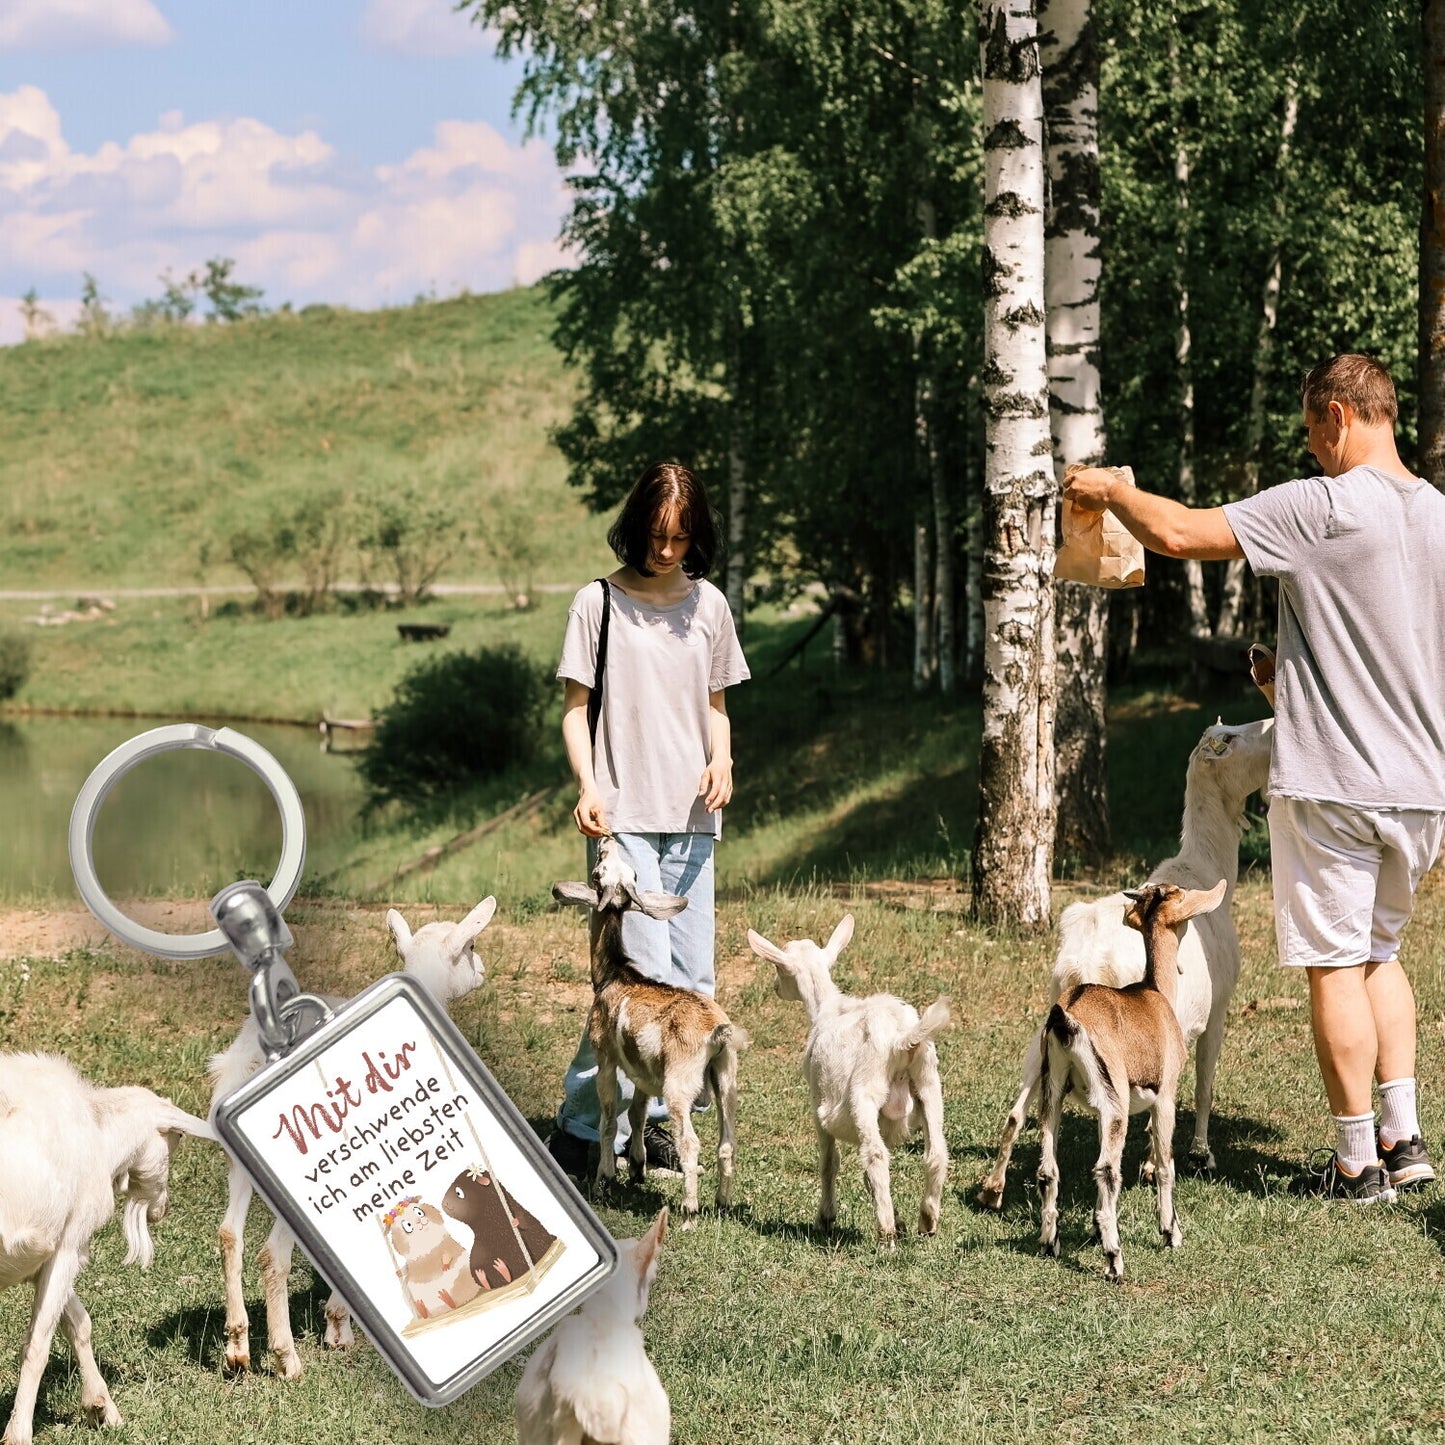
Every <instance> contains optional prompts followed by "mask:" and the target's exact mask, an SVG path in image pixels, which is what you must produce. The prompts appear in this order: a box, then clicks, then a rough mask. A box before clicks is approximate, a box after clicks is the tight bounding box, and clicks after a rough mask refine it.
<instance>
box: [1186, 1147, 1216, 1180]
mask: <svg viewBox="0 0 1445 1445" xmlns="http://www.w3.org/2000/svg"><path fill="white" fill-rule="evenodd" d="M1188 1162H1189V1172H1190V1173H1191V1174H1196V1175H1198V1174H1207V1175H1210V1176H1212V1175H1214V1174H1215V1173H1216V1172H1217V1169H1218V1166H1217V1165H1216V1164H1215V1162H1214V1150H1213V1149H1191V1150H1190V1151H1189V1161H1188Z"/></svg>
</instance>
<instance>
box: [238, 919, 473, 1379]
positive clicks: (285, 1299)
mask: <svg viewBox="0 0 1445 1445" xmlns="http://www.w3.org/2000/svg"><path fill="white" fill-rule="evenodd" d="M496 907H497V900H496V899H495V898H484V899H482V901H481V902H480V903H479V904H477V906H476V907H475V908H474V909H472V911H471V912H470V913H469V914H467V916H466V917H465V918H464V919H462V921H461V922H460V923H441V922H437V923H427V924H424V925H423V926H422V927H421V928H419V929H417V931H416V933H415V935H413V933H412V931H411V929H410V927H408V925H407V921H406V919H404V918H403V917H402V916H401V914H399V913H398V912H397V911H396V909H394V908H393V909H391V910H390V911H389V912H388V913H387V915H386V922H387V926H388V927H389V928H390V929H391V935H392V938H393V939H394V940H395V943H396V950H397V952H398V953H399V954H400V955H401V960H402V965H403V971H404V972H406V973H408V974H410V975H411V976H412V977H413V978H415V979H416V980H417V982H418V983H420V984H421V985H422V986H423V987H424V988H425V989H426V990H427V992H428V993H430V994H431V995H432V997H433V998H435V999H436V1000H437V1002H438V1003H440V1004H441V1005H442V1006H443V1007H445V1006H446V1005H447V1004H449V1003H452V1002H454V1001H455V1000H457V999H459V998H462V997H463V996H464V995H466V994H468V993H470V992H471V991H472V990H473V989H474V988H476V987H477V985H478V984H480V983H481V981H482V979H483V978H484V977H485V976H486V969H485V968H484V967H483V965H482V961H481V959H479V958H478V957H477V955H476V954H475V953H474V952H473V950H472V941H473V939H475V938H476V936H477V935H478V934H479V933H480V932H481V931H482V930H483V929H484V928H485V927H486V926H487V924H488V923H490V922H491V921H492V914H493V913H494V912H495V911H496ZM326 1002H327V1003H328V1004H329V1005H330V1006H331V1007H333V1008H336V1007H338V1006H339V1005H341V1004H343V1003H345V1002H346V1000H345V999H342V998H335V997H328V998H327V999H326ZM265 1062H266V1055H265V1053H264V1052H263V1051H262V1049H261V1039H260V1034H259V1032H258V1030H257V1025H256V1020H255V1019H254V1018H248V1019H247V1020H246V1022H245V1024H244V1025H243V1026H242V1028H241V1031H240V1033H238V1034H237V1035H236V1038H235V1040H234V1042H232V1044H231V1046H230V1047H229V1048H227V1049H226V1050H224V1052H222V1053H219V1054H216V1055H215V1056H214V1057H213V1058H212V1059H211V1068H210V1078H211V1102H212V1105H213V1106H214V1104H215V1103H216V1102H217V1101H218V1100H220V1099H223V1098H225V1097H226V1095H227V1094H230V1093H233V1092H234V1091H235V1090H236V1089H238V1088H240V1087H241V1085H242V1084H244V1083H245V1082H246V1080H247V1079H249V1078H250V1077H251V1075H252V1074H254V1073H255V1072H256V1071H257V1069H259V1068H260V1067H261V1066H262V1065H263V1064H264V1063H265ZM226 1187H227V1201H226V1215H225V1218H224V1219H222V1221H221V1262H222V1265H223V1267H224V1269H225V1274H226V1364H227V1366H228V1367H230V1368H231V1369H235V1370H244V1369H247V1368H249V1366H250V1363H251V1324H250V1320H249V1319H248V1318H247V1316H246V1293H245V1285H244V1283H243V1281H242V1278H241V1259H242V1252H243V1247H244V1241H245V1235H246V1215H247V1214H248V1213H249V1211H250V1208H251V1195H252V1193H253V1190H252V1187H251V1181H250V1179H248V1178H247V1177H246V1173H245V1171H244V1170H243V1169H242V1168H241V1166H240V1165H239V1164H237V1163H236V1161H235V1160H234V1159H230V1160H228V1162H227V1168H226ZM295 1247H296V1238H295V1236H294V1235H293V1234H292V1233H291V1230H290V1228H289V1227H288V1226H287V1225H286V1223H285V1222H284V1221H283V1220H280V1219H278V1220H277V1221H276V1222H275V1224H274V1225H273V1226H272V1227H271V1232H270V1234H268V1235H267V1236H266V1243H265V1244H264V1245H263V1246H262V1247H261V1254H260V1263H261V1280H262V1283H263V1286H264V1288H265V1292H266V1333H267V1340H268V1343H269V1344H270V1348H271V1354H272V1356H273V1358H274V1359H275V1361H276V1370H277V1373H278V1374H280V1375H281V1376H282V1377H283V1378H284V1379H287V1380H294V1379H296V1378H297V1376H299V1375H300V1373H301V1357H300V1356H299V1355H298V1354H297V1353H296V1341H295V1339H294V1337H293V1336H292V1334H291V1303H290V1297H289V1295H288V1292H287V1286H288V1281H289V1279H290V1276H291V1254H292V1251H293V1250H294V1249H295ZM351 1342H352V1333H351V1311H350V1310H349V1309H348V1308H347V1305H346V1301H345V1300H344V1299H342V1297H341V1296H340V1294H338V1293H336V1292H335V1291H334V1290H333V1291H332V1295H331V1298H330V1299H329V1300H327V1302H326V1343H327V1344H328V1345H331V1346H333V1347H334V1348H336V1349H345V1348H346V1347H347V1346H348V1345H350V1344H351Z"/></svg>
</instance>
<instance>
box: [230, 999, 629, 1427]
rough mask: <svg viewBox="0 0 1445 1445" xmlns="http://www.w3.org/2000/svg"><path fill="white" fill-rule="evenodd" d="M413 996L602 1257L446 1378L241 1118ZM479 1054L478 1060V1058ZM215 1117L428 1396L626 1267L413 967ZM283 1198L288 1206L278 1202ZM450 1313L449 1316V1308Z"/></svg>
mask: <svg viewBox="0 0 1445 1445" xmlns="http://www.w3.org/2000/svg"><path fill="white" fill-rule="evenodd" d="M398 998H402V999H405V1000H406V1002H407V1003H408V1004H410V1005H411V1006H412V1007H413V1008H414V1009H415V1010H416V1012H417V1013H418V1014H419V1015H420V1016H421V1020H422V1022H423V1023H424V1024H425V1026H426V1027H427V1028H428V1029H429V1030H430V1031H431V1034H432V1036H433V1039H434V1040H435V1042H436V1043H437V1045H438V1046H439V1048H440V1049H441V1050H442V1052H443V1055H444V1056H449V1057H450V1059H451V1062H452V1063H453V1064H454V1065H455V1066H456V1068H457V1069H458V1070H459V1072H460V1073H461V1074H462V1075H463V1077H464V1078H466V1079H467V1081H468V1082H469V1083H470V1084H472V1085H473V1087H474V1088H475V1089H476V1090H477V1093H478V1094H479V1096H480V1098H479V1102H480V1104H481V1105H482V1106H483V1107H484V1108H486V1109H488V1110H490V1112H491V1114H492V1115H493V1117H494V1118H495V1120H496V1121H497V1123H499V1124H500V1125H501V1126H502V1127H503V1129H504V1130H505V1131H506V1132H507V1134H508V1135H509V1137H510V1138H511V1140H512V1142H513V1144H514V1145H515V1146H516V1147H517V1149H518V1151H519V1153H521V1155H522V1156H523V1159H524V1161H525V1162H526V1163H527V1164H528V1165H529V1166H530V1167H531V1168H532V1169H533V1170H534V1171H535V1172H536V1173H537V1174H538V1175H540V1176H542V1178H543V1180H544V1181H545V1182H546V1183H548V1184H550V1186H551V1188H552V1193H553V1196H554V1197H555V1198H556V1199H557V1201H558V1203H559V1204H561V1206H562V1207H563V1208H564V1209H565V1210H566V1212H567V1214H568V1216H569V1218H570V1220H571V1222H572V1223H573V1225H574V1226H576V1228H577V1229H578V1231H579V1233H580V1234H581V1235H582V1237H583V1239H584V1240H585V1242H586V1243H587V1244H588V1245H589V1246H590V1247H591V1248H592V1249H593V1250H594V1251H595V1252H596V1254H597V1263H596V1264H595V1265H593V1266H592V1267H591V1269H589V1270H588V1271H587V1272H586V1273H585V1274H583V1275H582V1276H580V1277H579V1278H578V1279H577V1280H575V1281H574V1282H573V1283H572V1284H571V1285H569V1286H568V1287H567V1288H566V1289H564V1290H563V1291H561V1292H560V1293H559V1294H558V1295H557V1296H556V1297H555V1298H554V1299H552V1300H551V1301H549V1302H548V1304H547V1305H546V1306H545V1307H544V1308H543V1309H542V1310H540V1311H538V1312H537V1313H536V1314H534V1315H531V1316H529V1317H528V1318H527V1319H525V1320H524V1321H523V1322H522V1323H521V1324H520V1325H519V1326H518V1327H517V1329H515V1330H514V1331H513V1332H512V1333H511V1334H509V1335H506V1336H504V1337H503V1338H501V1339H499V1340H497V1341H496V1342H495V1343H494V1344H492V1345H491V1346H490V1347H488V1348H487V1349H486V1350H484V1351H483V1352H482V1353H481V1354H479V1355H477V1356H476V1357H475V1358H474V1359H473V1360H472V1361H471V1362H470V1363H469V1364H468V1365H466V1366H464V1367H463V1368H462V1369H460V1370H458V1371H456V1372H455V1373H454V1374H452V1375H451V1376H449V1377H448V1378H446V1379H445V1380H442V1381H440V1382H436V1381H434V1380H433V1379H432V1377H430V1376H428V1375H427V1373H426V1372H425V1370H424V1369H423V1368H422V1367H421V1365H420V1364H419V1363H418V1362H417V1360H416V1359H415V1357H414V1356H413V1355H412V1354H410V1353H409V1352H408V1349H407V1346H406V1344H405V1341H404V1339H403V1337H402V1336H401V1334H400V1332H399V1331H398V1330H397V1329H396V1327H395V1326H394V1325H392V1324H390V1323H389V1322H388V1321H387V1320H386V1319H385V1317H384V1316H383V1315H382V1314H381V1312H380V1310H379V1309H378V1308H377V1306H376V1305H375V1304H374V1303H373V1301H372V1299H371V1296H370V1295H369V1294H367V1293H366V1292H365V1291H364V1290H362V1289H360V1288H359V1287H355V1288H348V1286H349V1285H353V1284H354V1276H353V1274H352V1271H351V1270H350V1269H349V1268H348V1266H347V1265H346V1263H345V1262H344V1261H343V1260H342V1259H341V1258H340V1256H339V1255H338V1254H337V1253H336V1251H335V1249H334V1248H333V1246H332V1243H331V1241H330V1240H328V1239H327V1237H326V1235H325V1234H324V1233H323V1232H322V1231H321V1230H320V1229H318V1228H317V1227H315V1226H314V1225H313V1224H312V1222H311V1218H310V1216H308V1215H306V1214H305V1213H303V1212H301V1211H299V1210H298V1209H297V1208H296V1207H295V1205H294V1203H293V1202H292V1196H291V1195H290V1193H289V1192H288V1191H287V1190H286V1189H285V1187H284V1185H283V1184H282V1182H281V1181H280V1178H279V1176H278V1175H277V1174H276V1172H275V1171H274V1170H273V1169H272V1168H271V1165H270V1163H269V1162H268V1161H267V1159H266V1158H265V1156H264V1155H263V1154H262V1153H261V1152H260V1150H258V1149H257V1148H256V1146H255V1145H254V1144H253V1142H252V1141H251V1139H250V1138H248V1137H247V1135H246V1134H245V1133H243V1132H242V1130H241V1128H240V1124H239V1120H240V1117H241V1116H242V1115H243V1114H245V1113H246V1111H247V1110H248V1109H249V1108H251V1107H252V1106H253V1105H254V1104H258V1103H259V1102H261V1101H262V1100H264V1098H265V1096H266V1095H267V1094H269V1093H270V1092H271V1090H272V1089H273V1088H274V1087H275V1086H276V1085H277V1084H278V1083H279V1082H281V1081H283V1080H285V1079H289V1078H290V1077H291V1076H292V1075H293V1074H294V1073H295V1072H297V1071H298V1070H302V1069H305V1068H306V1067H307V1066H308V1065H310V1064H311V1063H312V1062H313V1061H314V1060H316V1059H317V1058H319V1057H320V1056H321V1055H322V1054H323V1053H326V1052H327V1051H328V1050H330V1049H332V1048H334V1047H335V1046H336V1045H337V1044H338V1043H340V1042H341V1041H342V1040H344V1039H345V1037H346V1036H347V1034H348V1033H350V1032H352V1031H353V1030H354V1029H356V1028H358V1027H359V1026H360V1025H362V1024H364V1023H366V1022H367V1021H368V1020H369V1019H370V1018H371V1017H372V1016H373V1015H375V1014H376V1013H378V1012H380V1011H381V1010H382V1009H383V1008H385V1007H386V1006H387V1005H388V1004H390V1003H391V1002H393V1001H394V1000H395V999H398ZM472 1060H475V1062H474V1063H473V1062H471V1061H472ZM211 1123H212V1125H213V1126H214V1127H215V1129H216V1132H217V1134H218V1135H219V1136H220V1138H221V1140H222V1141H223V1143H224V1144H225V1146H226V1148H227V1149H228V1150H229V1151H230V1152H231V1153H232V1154H233V1155H234V1156H235V1157H236V1159H237V1160H238V1161H239V1162H240V1164H241V1166H242V1167H243V1168H244V1169H245V1171H246V1173H247V1174H248V1175H249V1176H250V1177H251V1180H252V1182H253V1183H254V1184H255V1186H256V1190H257V1192H258V1193H259V1194H260V1195H261V1197H262V1199H264V1200H265V1202H266V1204H267V1205H268V1206H269V1207H270V1208H271V1209H272V1210H274V1211H275V1212H276V1213H277V1214H278V1216H279V1217H281V1218H284V1219H285V1220H286V1222H287V1224H288V1226H289V1227H290V1229H291V1230H292V1232H293V1233H294V1234H295V1235H296V1240H297V1243H298V1244H299V1245H300V1246H301V1250H302V1252H303V1253H304V1254H305V1255H306V1256H307V1257H308V1258H309V1259H310V1260H311V1262H312V1263H313V1264H314V1265H315V1267H316V1269H317V1270H318V1271H319V1272H320V1273H321V1275H322V1276H323V1277H324V1278H325V1279H326V1281H327V1283H328V1284H330V1285H332V1286H333V1287H334V1288H336V1289H337V1290H339V1291H340V1292H341V1294H342V1296H343V1297H344V1298H345V1299H346V1301H347V1303H348V1304H349V1305H350V1307H351V1310H352V1313H353V1314H354V1315H355V1316H356V1318H357V1319H359V1320H360V1321H361V1323H362V1325H363V1327H364V1328H365V1330H366V1332H367V1336H368V1338H369V1339H370V1340H371V1342H372V1343H373V1344H374V1345H375V1346H376V1348H377V1350H378V1351H379V1352H380V1353H381V1354H382V1356H383V1357H384V1358H385V1359H386V1360H387V1362H388V1363H389V1364H390V1365H391V1367H392V1369H393V1370H395V1371H396V1373H397V1375H398V1377H399V1378H400V1379H401V1381H402V1383H403V1384H404V1385H405V1386H406V1388H407V1389H408V1390H409V1391H410V1392H411V1394H412V1395H413V1396H414V1397H415V1398H416V1399H417V1400H419V1401H420V1402H421V1403H422V1404H424V1405H432V1406H438V1405H446V1404H449V1403H450V1402H451V1401H453V1400H455V1399H456V1398H457V1397H458V1396H460V1395H462V1394H464V1393H465V1392H466V1391H467V1390H469V1389H470V1388H471V1387H472V1386H473V1385H474V1384H476V1383H477V1382H478V1381H479V1380H481V1379H482V1378H483V1377H484V1376H486V1375H488V1374H490V1373H491V1372H492V1371H493V1370H494V1369H496V1368H497V1366H498V1365H500V1364H502V1363H503V1361H505V1360H507V1359H509V1358H510V1357H511V1356H512V1355H513V1354H515V1353H516V1352H517V1351H518V1350H520V1349H523V1348H525V1346H526V1345H528V1344H530V1343H531V1342H532V1341H533V1340H535V1339H536V1338H537V1337H538V1336H539V1335H541V1334H543V1333H545V1332H546V1331H547V1330H549V1329H551V1328H552V1326H553V1325H555V1324H556V1323H557V1321H558V1320H560V1319H561V1318H562V1317H563V1316H564V1315H566V1314H569V1313H571V1311H572V1310H574V1309H575V1308H576V1307H577V1305H578V1304H579V1303H580V1301H581V1300H582V1298H583V1297H584V1296H586V1295H588V1294H590V1293H591V1292H592V1291H593V1290H594V1289H595V1288H596V1287H597V1286H598V1285H599V1284H600V1283H602V1281H603V1280H605V1279H606V1278H607V1277H608V1276H609V1275H610V1274H611V1273H612V1272H613V1270H614V1269H615V1268H616V1267H617V1259H618V1255H617V1244H616V1241H615V1240H614V1239H613V1238H612V1236H611V1235H610V1234H609V1233H608V1232H607V1230H606V1228H605V1227H604V1226H603V1225H602V1222H601V1221H600V1220H599V1219H598V1218H597V1216H596V1215H595V1214H593V1213H592V1211H591V1209H590V1208H589V1207H588V1205H587V1204H586V1202H585V1201H584V1200H583V1198H582V1196H581V1195H580V1194H579V1193H578V1192H577V1189H576V1187H575V1185H574V1184H573V1183H572V1181H571V1180H570V1179H569V1178H568V1177H567V1176H566V1175H565V1174H564V1173H563V1172H562V1170H561V1168H560V1166H559V1165H558V1164H557V1161H556V1160H555V1159H553V1158H552V1156H551V1155H550V1154H549V1153H548V1152H547V1149H546V1146H545V1145H544V1144H543V1143H542V1141H541V1140H540V1139H539V1138H538V1137H537V1135H536V1134H535V1133H534V1132H533V1130H532V1127H531V1125H530V1124H528V1123H527V1120H526V1119H525V1118H524V1117H523V1116H522V1114H521V1113H520V1112H519V1110H518V1109H517V1107H516V1105H515V1104H513V1103H512V1101H511V1099H509V1098H508V1097H507V1095H506V1093H505V1092H504V1091H503V1089H502V1088H501V1086H500V1085H499V1084H498V1083H497V1081H496V1080H495V1079H494V1078H493V1077H492V1075H491V1073H490V1072H489V1071H488V1070H487V1068H486V1066H485V1065H484V1064H483V1063H482V1062H481V1060H480V1059H477V1058H476V1054H475V1051H474V1050H473V1049H472V1047H471V1045H470V1044H469V1043H468V1042H467V1041H466V1038H465V1037H464V1036H463V1034H462V1033H461V1031H460V1030H459V1029H458V1028H457V1026H456V1025H455V1024H454V1023H453V1022H452V1020H451V1018H450V1017H449V1016H448V1015H447V1013H446V1010H445V1009H443V1008H442V1007H441V1005H440V1004H438V1003H437V1002H436V1000H435V999H434V998H432V996H431V995H430V994H429V993H427V991H426V990H425V989H424V988H423V987H422V986H421V985H420V984H419V983H417V982H416V981H415V980H414V979H411V978H408V977H407V976H406V975H405V974H398V973H393V974H388V975H387V976H386V977H385V978H383V979H380V980H378V981H377V982H376V983H374V984H372V985H371V987H370V988H368V989H366V990H365V991H364V992H362V993H360V994H358V995H357V996H356V997H355V998H354V999H353V1000H351V1002H350V1003H349V1004H347V1006H346V1007H345V1008H344V1009H343V1010H340V1011H338V1012H337V1013H336V1014H335V1015H334V1016H333V1017H332V1018H330V1019H329V1020H328V1021H327V1022H325V1023H323V1024H321V1025H320V1026H319V1027H317V1028H315V1029H314V1030H313V1031H312V1032H310V1033H308V1034H306V1035H305V1036H304V1037H303V1038H302V1039H301V1040H300V1041H299V1042H298V1043H297V1044H296V1046H295V1047H294V1048H292V1049H291V1050H290V1051H289V1052H287V1053H286V1054H285V1055H284V1056H283V1057H281V1058H279V1059H276V1060H274V1061H273V1062H271V1063H269V1064H268V1065H267V1066H266V1067H265V1068H263V1069H262V1070H260V1071H259V1072H258V1073H256V1074H254V1075H253V1076H252V1077H251V1078H250V1079H248V1080H247V1081H246V1082H245V1083H244V1084H243V1085H241V1087H240V1088H239V1089H237V1090H236V1091H235V1092H234V1093H232V1094H229V1095H227V1097H226V1098H224V1099H222V1100H221V1101H220V1102H219V1103H218V1104H217V1105H216V1107H215V1109H214V1110H213V1111H212V1115H211ZM278 1198H281V1199H284V1200H285V1201H286V1206H285V1207H281V1208H278V1205H277V1200H278ZM443 1318H445V1317H443Z"/></svg>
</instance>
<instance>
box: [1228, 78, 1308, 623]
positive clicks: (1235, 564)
mask: <svg viewBox="0 0 1445 1445" xmlns="http://www.w3.org/2000/svg"><path fill="white" fill-rule="evenodd" d="M1298 120H1299V82H1298V81H1297V80H1296V79H1295V75H1294V72H1293V71H1291V72H1290V73H1289V75H1288V76H1287V77H1286V79H1285V91H1284V124H1283V125H1282V126H1281V127H1280V136H1279V155H1278V158H1277V159H1276V161H1275V180H1274V237H1273V243H1272V245H1271V247H1270V257H1269V266H1268V268H1267V270H1266V271H1265V277H1264V304H1263V305H1262V306H1261V308H1260V317H1259V335H1258V338H1257V339H1256V341H1255V344H1254V383H1253V385H1252V386H1251V387H1250V392H1249V424H1248V429H1247V431H1246V432H1245V440H1244V479H1243V487H1242V490H1241V493H1240V495H1241V496H1245V497H1252V496H1253V495H1254V494H1255V493H1256V492H1257V491H1258V490H1259V454H1260V451H1261V449H1262V448H1263V446H1264V404H1265V396H1266V394H1267V391H1268V388H1269V364H1270V360H1271V358H1272V356H1273V354H1274V328H1275V323H1276V322H1277V321H1278V320H1279V287H1280V278H1281V274H1282V272H1283V269H1284V268H1283V253H1284V228H1285V224H1286V222H1287V221H1288V218H1289V216H1288V210H1287V207H1286V204H1285V182H1286V179H1287V177H1288V174H1289V171H1288V167H1289V152H1290V144H1291V142H1292V141H1293V140H1294V128H1295V123H1296V122H1297V121H1298ZM1243 598H1244V562H1243V560H1242V559H1240V558H1238V557H1236V558H1235V559H1234V560H1233V561H1231V562H1230V563H1228V565H1227V566H1226V567H1225V569H1224V590H1223V594H1222V595H1221V597H1220V602H1219V620H1218V622H1216V623H1215V626H1214V634H1215V636H1216V637H1235V636H1237V635H1238V633H1239V612H1240V603H1241V602H1242V601H1243Z"/></svg>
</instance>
